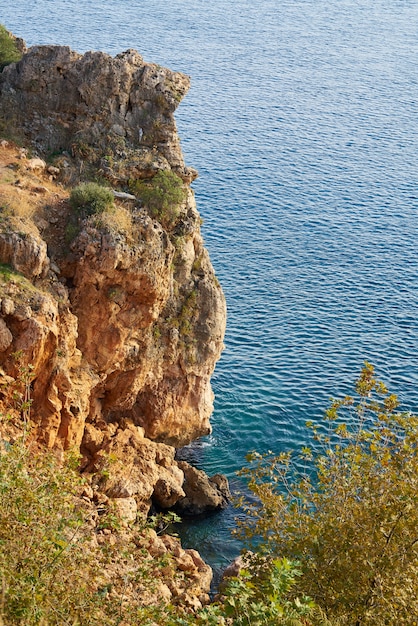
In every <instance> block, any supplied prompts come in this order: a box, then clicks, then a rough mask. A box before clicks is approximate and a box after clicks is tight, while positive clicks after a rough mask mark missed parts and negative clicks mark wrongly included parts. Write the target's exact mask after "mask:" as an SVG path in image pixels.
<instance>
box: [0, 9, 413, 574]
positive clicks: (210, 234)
mask: <svg viewBox="0 0 418 626" xmlns="http://www.w3.org/2000/svg"><path fill="white" fill-rule="evenodd" d="M0 21H1V22H3V23H4V24H5V25H6V26H7V27H8V28H9V29H10V30H12V31H13V32H14V33H15V34H17V35H19V36H21V37H23V38H24V39H25V40H26V41H27V43H28V44H29V45H34V44H43V43H45V44H46V43H56V44H61V45H62V44H66V45H69V46H71V47H72V48H73V49H76V50H78V51H80V52H83V51H86V50H88V49H101V50H104V51H106V52H109V53H110V54H117V53H119V52H121V51H122V50H125V49H127V48H132V47H133V48H136V49H138V50H139V51H140V53H141V54H142V55H143V56H144V58H145V60H147V61H153V62H156V63H159V64H161V65H166V66H168V67H170V68H172V69H175V70H179V71H183V72H185V73H186V74H189V75H191V77H192V89H191V91H190V92H189V94H188V95H187V97H186V99H185V100H184V101H183V103H182V104H181V105H180V107H179V109H178V112H177V115H176V117H177V122H178V126H179V131H180V136H181V138H182V146H183V151H184V153H185V157H186V161H187V163H188V164H189V165H192V166H194V167H197V168H198V169H199V172H200V177H199V178H198V179H197V180H196V181H195V183H194V188H195V191H196V199H197V204H198V208H199V210H200V212H201V215H202V217H203V218H204V225H203V233H204V236H205V240H206V244H207V247H208V249H209V251H210V255H211V258H212V261H213V264H214V266H215V268H216V271H217V274H218V277H219V279H220V282H221V284H222V286H223V288H224V290H225V295H226V299H227V303H228V329H227V334H226V338H225V352H224V354H223V356H222V359H221V361H220V362H219V364H218V366H217V369H216V372H215V375H214V377H213V387H214V391H215V393H216V402H215V412H214V415H213V434H212V435H211V436H209V437H208V438H206V439H205V440H202V441H201V442H197V443H196V444H195V445H194V446H192V447H190V448H189V450H188V451H187V453H188V454H189V456H190V457H191V458H193V460H194V461H195V462H196V463H198V465H200V466H201V467H203V468H204V469H206V470H207V471H208V472H209V473H214V472H218V471H221V472H225V473H226V474H227V475H228V476H229V477H230V478H231V480H232V484H233V486H238V487H239V483H238V479H237V478H235V471H236V470H237V469H238V468H239V467H240V466H242V464H243V463H244V457H245V454H246V452H247V451H249V450H252V449H257V450H259V451H261V452H262V451H266V450H269V449H271V450H273V451H274V452H279V451H282V450H285V449H289V448H290V449H294V448H296V447H298V446H299V445H301V444H303V443H304V442H305V441H306V430H305V427H304V424H305V421H306V420H307V419H321V416H322V415H323V412H324V410H325V408H326V406H327V404H328V400H329V397H330V396H336V395H338V394H345V393H347V392H349V391H350V390H351V389H352V384H353V382H354V380H355V378H356V376H357V375H358V373H359V371H360V368H361V365H362V363H363V361H364V359H367V360H369V361H370V362H372V363H373V364H375V366H376V369H377V372H378V375H379V376H380V377H381V378H382V379H383V380H384V381H385V382H387V383H388V385H389V386H390V388H391V390H393V391H394V392H396V393H398V395H399V396H400V399H401V401H402V403H403V404H404V406H405V407H406V408H409V409H411V410H413V411H417V410H418V359H417V355H418V332H417V331H418V316H417V308H418V254H417V252H418V219H417V211H418V168H417V165H418V124H417V120H418V69H417V58H418V34H417V25H418V3H417V2H415V1H412V0H338V2H334V3H329V2H325V1H324V0H281V1H280V2H279V1H278V0H258V2H253V1H251V2H250V1H249V0H234V2H226V1H225V0H211V2H210V3H209V2H207V1H206V0H205V1H203V0H196V1H193V2H186V1H185V0H171V2H170V3H163V2H161V1H158V0H147V2H140V1H138V0H107V1H106V3H99V2H97V1H96V0H77V1H76V0H42V1H40V0H33V1H32V2H31V3H28V2H22V1H19V0H16V2H14V3H10V2H7V3H6V2H5V1H4V0H0ZM233 519H234V513H233V511H232V510H227V511H226V512H224V513H222V514H221V515H218V516H213V517H210V518H208V519H206V520H203V521H201V522H199V523H198V524H194V525H193V526H192V527H191V528H189V529H187V530H184V529H183V534H185V536H184V538H183V540H184V542H185V543H186V545H191V546H193V547H197V548H198V549H199V550H200V551H201V553H202V554H203V555H204V556H205V557H206V558H207V559H208V560H209V561H210V562H211V563H213V564H215V565H216V566H217V567H220V566H222V565H223V564H225V563H226V562H227V561H229V560H230V559H231V558H233V557H234V556H235V554H236V551H237V549H238V546H237V544H236V543H234V542H233V541H232V540H231V539H230V535H229V531H230V529H231V527H232V526H233Z"/></svg>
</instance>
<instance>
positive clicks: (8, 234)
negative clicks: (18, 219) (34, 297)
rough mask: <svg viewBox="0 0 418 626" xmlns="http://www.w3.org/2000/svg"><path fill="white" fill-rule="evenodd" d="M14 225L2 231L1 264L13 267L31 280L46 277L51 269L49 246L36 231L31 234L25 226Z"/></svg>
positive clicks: (0, 236)
mask: <svg viewBox="0 0 418 626" xmlns="http://www.w3.org/2000/svg"><path fill="white" fill-rule="evenodd" d="M12 227H13V225H12V224H9V225H8V227H6V224H3V225H2V228H1V229H0V263H5V264H8V265H11V266H12V267H13V268H14V269H15V270H17V271H18V272H21V273H22V274H23V275H24V276H26V277H27V278H29V279H32V278H38V277H45V276H46V274H47V273H48V269H49V258H48V255H47V244H46V242H45V241H44V240H43V239H42V238H41V237H40V235H39V233H37V232H36V231H32V232H29V230H28V229H27V228H26V227H25V224H23V223H22V224H19V226H17V225H16V227H15V228H19V231H17V230H11V228H12Z"/></svg>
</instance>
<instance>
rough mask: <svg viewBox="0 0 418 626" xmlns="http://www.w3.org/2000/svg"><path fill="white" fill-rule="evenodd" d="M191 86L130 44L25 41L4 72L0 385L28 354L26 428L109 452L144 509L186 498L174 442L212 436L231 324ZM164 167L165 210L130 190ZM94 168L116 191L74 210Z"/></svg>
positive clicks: (93, 456)
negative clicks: (104, 206)
mask: <svg viewBox="0 0 418 626" xmlns="http://www.w3.org/2000/svg"><path fill="white" fill-rule="evenodd" d="M188 88H189V79H188V77H186V76H184V75H182V74H180V73H177V72H171V71H170V70H167V69H164V68H161V67H159V66H157V65H153V64H148V63H145V62H144V61H143V60H142V58H141V56H140V55H139V54H138V53H137V52H135V51H134V50H129V51H127V52H125V53H123V54H120V55H118V56H117V57H115V58H112V57H110V56H108V55H106V54H104V53H101V52H88V53H86V54H85V55H80V54H77V53H75V52H73V51H71V50H70V49H69V48H67V47H59V46H42V47H34V48H31V49H29V50H28V51H27V52H26V54H24V56H23V57H22V60H21V61H20V62H18V63H13V64H11V65H9V66H7V67H6V68H5V69H4V70H3V71H2V72H1V73H0V132H1V134H2V135H3V137H7V138H8V140H9V141H5V140H4V141H3V142H2V145H1V146H0V203H1V215H0V263H2V264H3V265H2V266H1V267H0V299H1V303H0V367H1V368H2V372H1V373H2V381H3V382H4V383H5V386H6V387H8V388H13V385H17V384H18V383H17V381H18V379H19V375H20V374H19V372H21V371H22V368H25V367H27V366H28V365H30V367H31V368H32V369H31V388H30V395H31V398H32V406H31V419H32V421H33V422H34V424H33V433H34V436H35V438H36V439H37V440H38V441H39V442H41V443H43V444H46V445H47V446H48V447H51V448H55V449H58V450H59V449H62V450H66V449H76V450H80V451H81V453H82V455H83V468H84V469H85V471H86V472H91V473H95V472H96V473H97V472H100V471H102V470H103V466H104V464H105V463H106V461H105V459H106V455H109V454H111V455H113V457H112V458H116V459H118V461H117V462H116V463H114V464H113V465H112V467H111V468H110V469H109V468H107V469H106V472H105V473H106V478H103V475H102V478H101V484H100V489H101V490H102V492H103V493H106V494H107V496H106V497H110V498H116V499H117V498H134V499H135V507H136V508H137V509H139V510H142V511H145V512H146V511H147V510H148V509H149V507H150V505H151V502H152V501H154V502H155V503H157V504H158V505H159V506H163V507H169V506H172V505H173V504H174V503H176V502H177V501H178V500H179V499H180V498H183V497H184V496H185V492H184V490H183V482H184V472H183V470H181V469H180V468H179V466H178V464H177V462H176V461H175V460H174V448H170V447H169V446H175V447H179V446H182V445H184V444H187V443H189V442H190V441H192V440H193V439H195V438H196V437H199V436H201V435H205V434H207V433H209V432H210V423H209V417H210V415H211V412H212V400H213V394H212V390H211V386H210V377H211V374H212V372H213V369H214V367H215V363H216V361H217V360H218V358H219V356H220V353H221V350H222V347H223V336H224V330H225V318H226V310H225V300H224V296H223V293H222V290H221V287H220V285H219V283H218V281H217V279H216V276H215V274H214V270H213V268H212V265H211V263H210V260H209V256H208V253H207V251H206V249H205V247H204V243H203V239H202V236H201V234H200V218H199V214H198V212H197V210H196V205H195V199H194V194H193V190H192V189H191V188H190V183H191V182H192V180H193V179H194V178H195V177H196V176H197V172H196V171H195V170H193V169H192V168H189V167H186V166H185V164H184V160H183V156H182V153H181V149H180V143H179V138H178V135H177V130H176V125H175V121H174V117H173V112H174V110H175V108H176V107H177V105H178V104H179V102H180V100H181V99H182V97H183V96H184V95H185V93H186V92H187V90H188ZM17 141H19V142H20V143H21V144H23V145H24V146H25V149H22V148H18V147H17V145H16V142H17ZM28 151H29V154H28ZM30 153H32V155H31V154H30ZM159 172H163V173H170V174H173V173H174V174H175V175H176V177H177V178H176V180H178V181H179V185H180V187H181V194H180V196H179V197H178V198H177V200H176V202H175V207H171V206H168V207H167V206H164V211H157V210H155V207H153V205H152V202H151V201H149V200H148V201H147V200H145V201H144V200H142V201H141V199H140V198H138V196H137V195H136V192H135V190H136V189H138V188H140V185H141V184H144V183H145V184H146V185H150V188H151V189H152V184H153V181H154V178H155V176H156V175H158V173H159ZM88 180H96V181H97V180H98V181H99V182H100V183H102V184H105V185H108V186H110V187H112V188H113V190H114V191H115V203H114V206H113V208H112V210H111V211H110V212H109V213H107V214H100V215H97V214H94V215H91V214H90V215H89V214H88V213H86V212H84V213H83V212H82V211H81V212H78V213H77V212H76V211H75V210H74V207H73V206H72V205H71V203H70V202H69V196H70V189H71V188H72V187H74V185H77V184H78V183H80V181H88ZM138 185H139V187H138ZM179 198H180V199H179ZM174 209H175V210H174ZM6 387H3V389H5V388H6ZM6 396H7V392H6V391H4V393H3V397H6ZM102 474H103V472H102ZM99 482H100V481H99Z"/></svg>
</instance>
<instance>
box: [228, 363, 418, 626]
mask: <svg viewBox="0 0 418 626" xmlns="http://www.w3.org/2000/svg"><path fill="white" fill-rule="evenodd" d="M356 392H357V393H356V396H355V397H345V398H343V399H341V400H334V401H333V402H332V404H331V406H330V408H329V410H328V411H327V413H326V420H325V427H321V426H315V425H314V424H308V426H309V427H310V428H311V430H312V431H313V435H314V440H315V443H314V445H313V446H312V448H313V449H309V448H304V449H303V450H302V451H301V455H300V456H299V458H298V463H294V457H293V456H292V454H290V453H282V454H279V455H278V456H272V455H260V454H252V455H250V457H249V461H250V465H249V467H247V468H245V469H244V470H242V472H241V473H242V474H243V475H244V476H246V477H247V478H248V481H249V483H248V484H249V487H250V490H251V491H252V492H253V494H255V496H256V498H255V499H254V500H253V501H252V502H247V503H244V507H245V509H246V512H247V519H246V520H245V521H239V522H238V534H239V535H240V536H241V537H242V538H243V539H244V540H247V541H249V542H250V544H251V543H252V542H255V543H256V544H257V549H258V550H259V551H261V552H262V553H264V554H267V555H270V556H276V555H277V556H281V557H284V556H285V557H287V558H290V559H297V560H298V561H299V562H300V564H301V570H302V576H301V577H300V578H299V579H298V581H297V583H296V584H295V590H296V593H298V594H307V595H309V596H310V597H312V598H313V599H314V601H315V602H316V603H317V604H318V605H319V606H321V607H322V608H323V609H324V611H325V613H326V615H327V616H328V617H329V618H332V619H335V620H338V623H339V624H343V625H347V626H360V625H361V626H377V625H383V624H393V625H395V624H396V625H397V626H398V625H402V626H410V625H411V624H413V623H416V622H417V621H418V418H417V417H416V416H414V415H411V414H409V413H402V412H399V411H398V409H397V407H398V403H397V398H396V396H394V395H393V394H390V393H389V392H388V391H387V389H386V387H385V386H384V385H383V383H381V382H380V381H378V380H377V379H376V378H375V375H374V370H373V367H372V366H371V365H370V364H368V363H365V365H364V368H363V370H362V372H361V375H360V377H359V379H358V381H357V386H356ZM303 466H304V467H305V470H301V469H300V468H301V467H303Z"/></svg>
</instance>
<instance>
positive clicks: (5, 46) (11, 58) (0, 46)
mask: <svg viewBox="0 0 418 626" xmlns="http://www.w3.org/2000/svg"><path fill="white" fill-rule="evenodd" d="M21 57H22V55H21V53H20V52H19V50H18V48H17V46H16V41H15V40H14V39H13V37H12V36H11V34H10V33H9V31H8V30H7V29H6V28H5V27H4V26H3V24H0V70H2V69H3V68H4V67H6V65H9V64H10V63H15V62H16V61H19V60H20V59H21Z"/></svg>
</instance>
